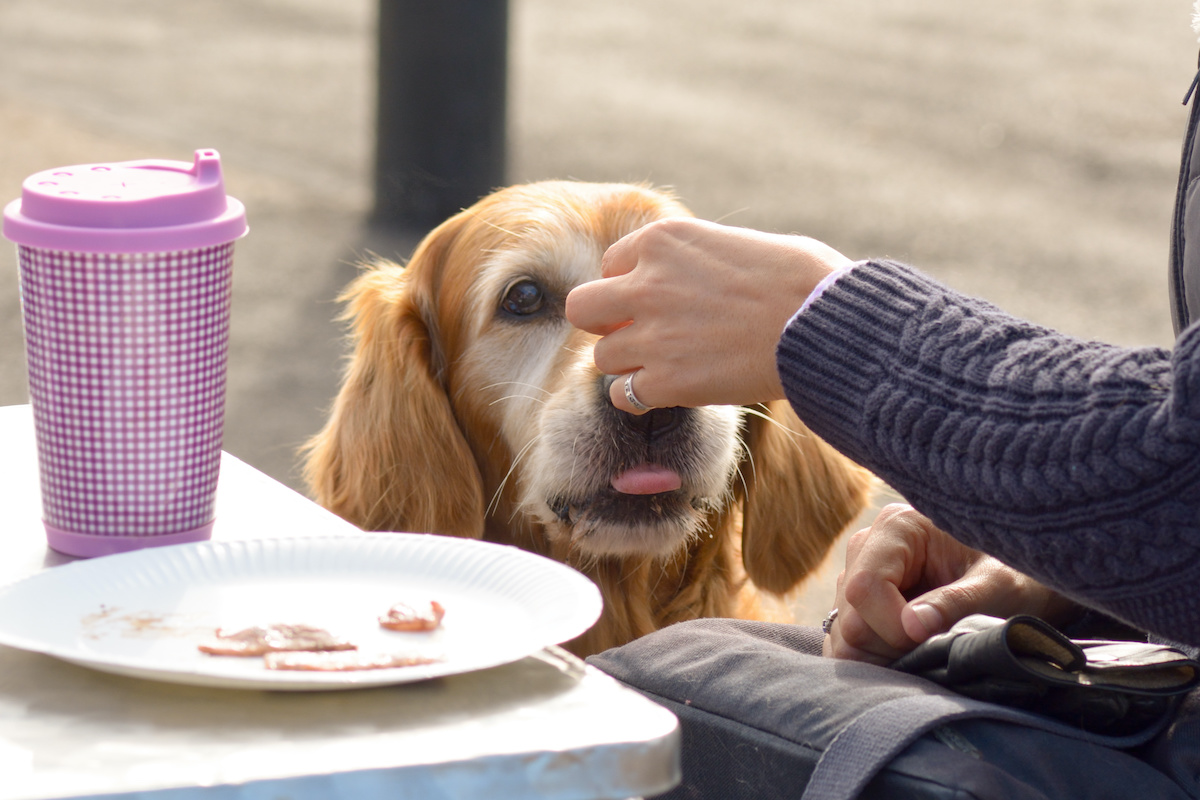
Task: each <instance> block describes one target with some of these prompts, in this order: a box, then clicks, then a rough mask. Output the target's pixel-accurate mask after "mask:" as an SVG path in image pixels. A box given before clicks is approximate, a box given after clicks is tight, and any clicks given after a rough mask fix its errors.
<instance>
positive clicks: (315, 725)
mask: <svg viewBox="0 0 1200 800" xmlns="http://www.w3.org/2000/svg"><path fill="white" fill-rule="evenodd" d="M0 513H2V514H3V516H2V518H0V519H2V521H0V583H7V582H10V581H13V580H18V579H20V578H23V577H25V576H27V575H30V574H33V573H35V572H37V571H39V570H41V569H46V568H52V567H54V566H56V565H58V564H61V563H64V562H66V561H70V560H72V559H70V558H69V557H67V556H63V555H60V554H58V553H55V552H54V551H52V550H49V549H48V548H47V547H46V544H45V535H44V533H43V529H42V526H41V521H40V501H39V499H38V479H37V463H36V451H35V447H34V440H33V423H32V416H31V414H30V412H29V408H28V407H27V406H8V407H0ZM356 530H357V529H356V528H354V527H353V526H351V525H350V524H349V523H346V522H345V521H343V520H341V519H339V518H338V517H336V516H334V515H333V514H330V513H329V512H327V511H325V510H324V509H322V508H320V507H319V506H317V505H316V504H314V503H312V502H310V501H309V500H308V499H306V498H305V497H303V496H301V495H299V494H297V493H296V492H293V491H292V490H291V489H288V488H287V487H285V486H283V485H282V484H280V483H278V482H276V481H274V480H272V479H271V478H269V477H267V476H266V475H263V474H262V473H261V472H258V471H257V470H255V469H253V468H251V467H249V466H248V465H246V464H245V463H243V462H241V461H239V460H238V459H236V458H234V457H233V456H230V455H228V454H225V456H224V459H223V461H222V464H221V479H220V484H219V489H218V497H217V522H216V525H215V526H214V531H213V538H214V539H245V538H253V537H263V536H282V535H317V534H319V535H330V534H338V533H354V532H356ZM678 761H679V731H678V723H677V721H676V719H675V717H674V716H673V715H672V714H671V713H670V712H668V711H666V710H665V709H663V708H661V707H659V706H657V705H655V704H653V703H651V702H649V701H648V700H646V699H645V698H643V697H642V696H640V695H638V694H636V693H635V692H632V691H630V690H628V689H625V688H624V687H622V686H620V685H619V684H618V683H616V682H615V681H613V680H612V679H611V678H609V677H608V676H606V675H604V674H603V673H601V672H599V671H597V670H596V669H594V668H592V667H589V666H587V665H585V664H584V663H583V662H581V661H579V660H578V659H575V658H573V657H572V656H570V655H569V654H567V653H566V652H565V651H562V650H560V649H558V648H549V649H547V650H545V651H543V652H541V653H538V654H537V655H535V656H531V657H529V658H526V659H524V660H522V661H519V662H516V663H514V664H510V665H507V666H502V667H497V668H494V669H488V670H482V671H479V672H474V673H469V674H465V675H458V676H454V677H450V678H443V679H439V680H436V681H429V682H425V683H416V684H406V685H403V686H394V687H386V688H376V689H362V690H353V691H336V692H314V693H308V692H301V693H292V692H257V691H244V690H231V689H206V688H199V687H190V686H181V685H175V684H168V683H157V682H152V681H143V680H137V679H133V678H125V677H120V676H116V675H110V674H107V673H101V672H96V671H92V670H89V669H86V668H83V667H79V666H75V665H72V664H68V663H66V662H62V661H58V660H56V659H53V658H50V657H48V656H43V655H38V654H34V653H27V652H25V651H21V650H16V649H12V648H8V647H3V646H0V800H35V799H36V800H43V799H48V798H78V797H91V796H98V795H102V796H104V797H108V798H130V799H132V798H135V797H136V798H138V800H176V799H177V798H178V799H179V800H184V799H185V798H186V800H192V798H197V800H199V799H200V798H203V799H204V800H207V799H208V798H221V799H222V800H224V799H225V798H237V799H238V800H243V799H244V800H260V799H261V800H274V799H275V798H283V797H286V798H289V799H290V800H308V799H309V798H312V800H318V799H319V800H338V798H354V799H355V800H408V799H409V798H412V800H439V798H488V799H489V800H505V798H522V800H524V798H547V799H548V800H551V799H553V798H562V799H563V800H588V799H591V800H600V799H601V798H626V797H631V796H637V795H652V794H655V793H658V792H662V791H665V790H667V789H669V788H670V787H671V786H673V785H675V784H676V783H677V782H678V780H679V766H678Z"/></svg>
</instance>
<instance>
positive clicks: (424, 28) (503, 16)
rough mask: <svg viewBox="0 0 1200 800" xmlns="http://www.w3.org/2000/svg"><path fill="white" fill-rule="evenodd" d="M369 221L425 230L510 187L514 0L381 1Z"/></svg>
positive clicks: (381, 224) (385, 225)
mask: <svg viewBox="0 0 1200 800" xmlns="http://www.w3.org/2000/svg"><path fill="white" fill-rule="evenodd" d="M378 36H379V40H378V57H379V61H378V95H377V116H376V141H375V208H374V212H373V214H372V222H374V223H375V224H376V225H379V226H383V227H391V228H407V229H417V230H426V229H428V228H431V227H433V226H434V225H437V224H438V223H439V222H441V221H442V220H444V219H445V218H446V217H449V216H451V215H452V214H455V213H457V212H458V211H459V210H461V209H462V208H464V207H466V206H468V205H470V204H472V203H474V202H475V201H476V200H477V199H479V198H480V197H482V196H483V195H485V194H487V193H488V192H490V191H491V190H493V189H495V188H497V187H499V186H502V185H503V184H504V171H505V170H504V167H505V149H506V148H505V140H506V137H505V126H506V121H507V113H506V94H507V87H508V69H507V67H508V2H507V0H379V20H378Z"/></svg>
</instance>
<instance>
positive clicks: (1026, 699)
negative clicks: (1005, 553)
mask: <svg viewBox="0 0 1200 800" xmlns="http://www.w3.org/2000/svg"><path fill="white" fill-rule="evenodd" d="M891 666H892V669H898V670H900V671H901V672H908V673H911V674H913V675H920V676H921V677H923V678H926V679H928V680H931V681H934V682H935V683H939V684H941V685H942V686H946V687H949V688H951V689H953V690H954V691H956V692H958V693H959V694H961V695H965V696H967V697H973V698H975V699H977V700H984V701H987V702H990V703H999V704H1001V705H1006V706H1012V707H1014V708H1022V709H1027V710H1029V711H1035V712H1037V713H1039V714H1045V715H1047V716H1051V717H1054V718H1055V719H1059V720H1062V721H1063V722H1066V723H1068V724H1071V725H1075V726H1078V727H1080V728H1082V729H1083V730H1087V731H1091V732H1093V733H1101V734H1109V735H1114V736H1126V735H1130V734H1136V733H1138V732H1139V731H1142V730H1145V729H1147V728H1150V727H1154V726H1156V725H1158V724H1160V722H1161V721H1162V719H1163V718H1164V717H1165V716H1166V715H1168V714H1170V713H1171V711H1172V710H1173V709H1174V707H1175V705H1176V703H1177V701H1178V699H1179V697H1180V695H1183V694H1186V693H1187V692H1188V691H1190V690H1191V689H1193V688H1195V686H1196V684H1197V682H1198V681H1200V663H1197V662H1196V661H1194V660H1192V659H1191V658H1189V657H1188V656H1187V655H1186V654H1185V653H1181V652H1180V651H1178V650H1176V649H1174V648H1171V647H1167V646H1165V645H1157V644H1147V643H1146V642H1128V641H1103V640H1093V639H1084V640H1078V641H1072V640H1071V639H1068V638H1067V637H1066V636H1065V635H1064V634H1062V633H1060V632H1059V631H1058V630H1056V629H1055V628H1053V627H1051V626H1050V625H1049V624H1047V623H1046V622H1044V621H1042V620H1040V619H1038V618H1037V617H1030V616H1016V617H1012V618H1010V619H1007V620H1002V619H997V618H995V617H989V616H985V615H983V614H975V615H972V616H969V617H966V618H965V619H963V620H961V621H960V622H958V623H957V624H956V625H954V626H953V627H952V628H950V630H948V631H946V632H945V633H942V634H938V635H937V636H933V637H931V638H930V639H928V640H927V641H925V642H923V643H922V644H921V645H919V646H918V647H917V648H916V649H914V650H912V651H911V652H909V653H907V654H906V655H904V656H903V657H901V658H900V659H899V660H897V661H896V662H895V663H893V664H892V665H891Z"/></svg>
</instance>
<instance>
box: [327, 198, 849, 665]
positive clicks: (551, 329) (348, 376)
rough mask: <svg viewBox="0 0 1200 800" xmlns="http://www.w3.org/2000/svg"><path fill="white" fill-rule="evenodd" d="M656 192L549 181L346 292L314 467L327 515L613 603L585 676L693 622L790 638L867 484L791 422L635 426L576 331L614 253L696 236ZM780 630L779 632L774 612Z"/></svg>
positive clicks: (700, 420) (676, 206) (686, 419)
mask: <svg viewBox="0 0 1200 800" xmlns="http://www.w3.org/2000/svg"><path fill="white" fill-rule="evenodd" d="M689 213H690V212H689V211H688V210H687V209H686V208H685V207H684V206H683V205H681V204H680V203H679V202H678V201H677V200H675V199H674V198H673V197H671V196H670V195H668V194H665V193H662V192H659V191H654V190H651V189H649V188H646V187H642V186H632V185H625V184H591V183H581V182H572V181H550V182H543V183H533V184H529V185H523V186H513V187H510V188H506V189H502V190H500V191H497V192H495V193H494V194H491V195H489V196H487V197H485V198H484V199H482V200H480V201H479V202H478V203H477V204H476V205H474V206H472V207H471V208H468V209H466V210H465V211H463V212H461V213H459V214H458V215H456V216H454V217H452V218H451V219H449V220H447V221H446V222H444V223H442V224H441V225H440V226H438V227H437V228H436V229H435V230H434V231H433V232H431V233H430V234H429V235H428V236H427V237H426V238H425V239H424V241H422V242H421V244H420V245H419V246H418V247H417V249H416V251H415V252H414V254H413V256H412V259H411V260H410V261H409V263H408V264H407V265H406V266H400V265H397V264H393V263H387V262H384V263H377V264H374V265H372V266H370V267H369V268H368V269H367V270H366V271H365V272H363V273H362V274H361V275H360V276H359V277H358V278H357V279H356V280H355V281H354V282H353V283H352V284H351V285H350V286H349V288H348V289H347V291H346V292H345V294H344V296H343V298H342V300H343V301H344V302H345V303H346V314H345V319H346V320H348V321H349V322H350V324H351V337H352V342H353V352H352V354H351V356H350V360H349V364H348V368H347V370H346V373H345V379H344V383H343V385H342V387H341V390H340V392H339V394H338V396H337V398H336V400H335V402H334V405H333V410H332V413H331V416H330V418H329V420H328V423H327V424H326V426H325V427H324V429H323V430H322V431H321V432H320V433H319V434H317V435H316V436H315V437H314V438H313V439H312V440H311V441H310V442H309V443H308V445H307V446H306V450H305V452H306V462H305V475H306V478H307V481H308V484H309V487H310V490H311V493H312V495H313V497H314V498H315V499H316V500H317V501H318V502H319V503H321V504H322V505H323V506H325V507H326V508H329V509H330V510H332V511H334V512H335V513H337V514H339V515H340V516H342V517H344V518H345V519H347V520H349V521H350V522H353V523H354V524H355V525H358V526H359V527H361V528H364V529H367V530H377V531H392V530H395V531H420V532H432V533H438V534H444V535H447V536H465V537H472V538H477V539H478V538H481V539H485V540H487V541H491V542H499V543H503V544H510V545H517V546H519V547H522V548H524V549H526V550H530V551H532V552H535V553H539V554H542V555H545V556H548V557H550V558H554V559H557V560H559V561H562V562H565V563H567V564H570V565H571V566H573V567H575V568H576V569H578V570H580V571H581V572H583V573H584V574H586V575H587V576H588V577H589V578H591V579H592V580H593V581H594V582H595V583H596V585H597V586H599V587H600V591H601V593H602V595H603V598H604V611H603V614H602V616H601V618H600V621H599V622H598V623H597V624H596V625H595V626H594V627H593V628H592V630H590V631H589V632H588V633H586V634H584V635H583V636H582V637H580V638H578V639H576V640H574V641H573V642H571V643H569V644H568V645H567V646H568V648H569V649H571V650H573V651H574V652H575V653H577V654H580V655H586V654H590V653H594V652H598V651H600V650H603V649H606V648H609V647H613V646H616V645H620V644H623V643H625V642H628V641H630V640H632V639H634V638H636V637H639V636H642V635H643V634H646V633H649V632H651V631H654V630H656V629H658V628H661V627H663V626H665V625H669V624H671V623H674V622H678V621H681V620H688V619H694V618H697V617H741V618H751V619H753V618H778V617H777V611H778V609H779V608H782V606H783V604H782V603H779V602H778V601H777V600H776V601H775V602H770V601H769V600H768V601H767V602H762V600H763V598H760V590H761V591H765V592H767V593H769V594H770V595H773V596H775V597H778V596H780V595H783V594H785V593H787V592H788V591H790V590H791V589H793V588H795V587H796V586H797V585H798V584H799V583H800V582H801V580H802V579H803V578H804V577H805V575H806V574H808V573H809V572H810V571H811V570H812V569H814V568H815V567H816V566H818V565H819V564H820V563H821V561H822V560H823V559H824V557H825V555H826V553H827V551H828V550H829V548H830V545H831V544H832V542H833V541H834V540H835V539H836V537H837V536H838V534H839V533H840V532H841V531H842V529H843V528H844V527H845V526H846V525H847V524H848V523H849V522H850V521H851V520H853V519H854V517H855V516H856V515H857V514H858V513H859V511H860V510H861V509H862V508H863V507H864V506H865V503H866V502H867V495H868V492H869V487H870V485H871V482H872V478H871V477H870V476H869V475H868V473H867V472H865V471H864V470H863V469H862V468H860V467H858V466H857V465H855V464H853V463H851V462H849V461H847V460H846V459H845V458H844V457H842V456H841V455H840V454H838V453H837V452H835V451H834V450H833V449H832V448H831V447H830V446H829V445H827V444H826V443H825V442H823V441H821V440H820V439H818V438H817V437H815V436H814V435H813V434H812V433H810V432H808V431H807V430H806V429H805V428H804V426H803V425H802V424H801V422H800V421H799V420H798V419H797V418H796V416H795V415H794V414H793V413H792V411H791V409H790V408H789V407H788V406H787V404H786V403H783V402H780V403H777V404H776V403H772V404H770V405H769V406H758V407H754V408H737V407H728V406H725V407H706V408H670V409H656V410H654V411H651V412H649V413H647V414H645V415H643V416H634V415H631V414H626V413H624V412H622V411H619V410H617V409H616V408H614V407H613V405H612V403H611V402H610V401H609V400H608V391H607V387H608V386H609V383H610V382H611V381H612V378H611V377H608V376H605V375H602V374H600V373H599V372H598V371H597V369H596V367H595V364H594V363H593V360H592V345H593V343H594V341H595V338H594V337H593V336H591V335H589V334H587V333H584V332H582V331H580V330H577V329H575V328H573V327H572V326H571V325H570V324H569V323H568V322H567V320H566V318H565V316H564V314H563V307H564V303H565V301H566V297H567V293H568V292H569V291H570V290H571V289H572V288H573V287H575V286H577V285H579V284H581V283H584V282H586V281H590V280H593V279H596V278H598V277H599V276H600V259H601V256H602V255H603V254H604V251H605V250H606V249H607V248H608V246H609V245H610V244H612V243H613V242H615V241H617V239H619V238H621V237H622V236H624V235H625V234H627V233H630V232H632V231H634V230H636V229H637V228H639V227H641V226H642V225H645V224H646V223H648V222H651V221H653V220H658V219H663V218H666V217H672V216H675V217H677V216H683V215H689ZM772 608H775V609H776V611H772V610H771V609H772Z"/></svg>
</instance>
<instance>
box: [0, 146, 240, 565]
mask: <svg viewBox="0 0 1200 800" xmlns="http://www.w3.org/2000/svg"><path fill="white" fill-rule="evenodd" d="M246 230H247V227H246V212H245V208H244V207H243V206H242V204H241V203H239V202H238V201H237V200H235V199H233V198H232V197H228V196H226V194H225V182H224V178H223V176H222V173H221V160H220V156H219V155H218V154H217V152H216V151H214V150H197V151H196V153H195V158H194V160H193V162H192V163H188V162H185V161H164V160H147V161H127V162H119V163H110V164H83V165H79V166H73V167H60V168H58V169H51V170H46V171H45V172H39V173H36V174H34V175H32V176H30V177H29V178H27V179H26V180H25V183H24V184H23V185H22V188H21V197H20V199H18V200H14V201H13V202H11V203H9V204H8V206H7V207H6V208H5V209H4V228H3V232H4V236H5V237H6V238H8V239H10V240H12V241H14V242H16V244H17V250H18V256H19V260H20V285H21V314H22V322H23V325H24V330H25V355H26V362H27V368H28V373H29V375H28V377H29V396H30V404H31V405H32V407H33V420H34V428H35V434H36V438H37V447H38V469H39V477H40V479H41V495H42V517H43V521H44V523H45V528H46V536H47V540H48V542H49V545H50V547H52V548H54V549H55V550H58V551H60V552H62V553H66V554H68V555H74V556H98V555H106V554H110V553H118V552H123V551H127V550H135V549H139V548H142V547H150V546H158V545H166V544H176V543H180V542H192V541H201V540H205V539H208V538H209V537H210V536H211V533H212V524H213V507H214V500H215V495H216V487H217V476H218V473H219V470H220V463H221V435H222V429H223V425H224V415H225V372H226V356H227V352H228V342H229V310H230V288H231V279H232V268H233V243H234V240H236V239H238V238H240V237H241V236H243V235H244V234H245V233H246Z"/></svg>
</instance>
